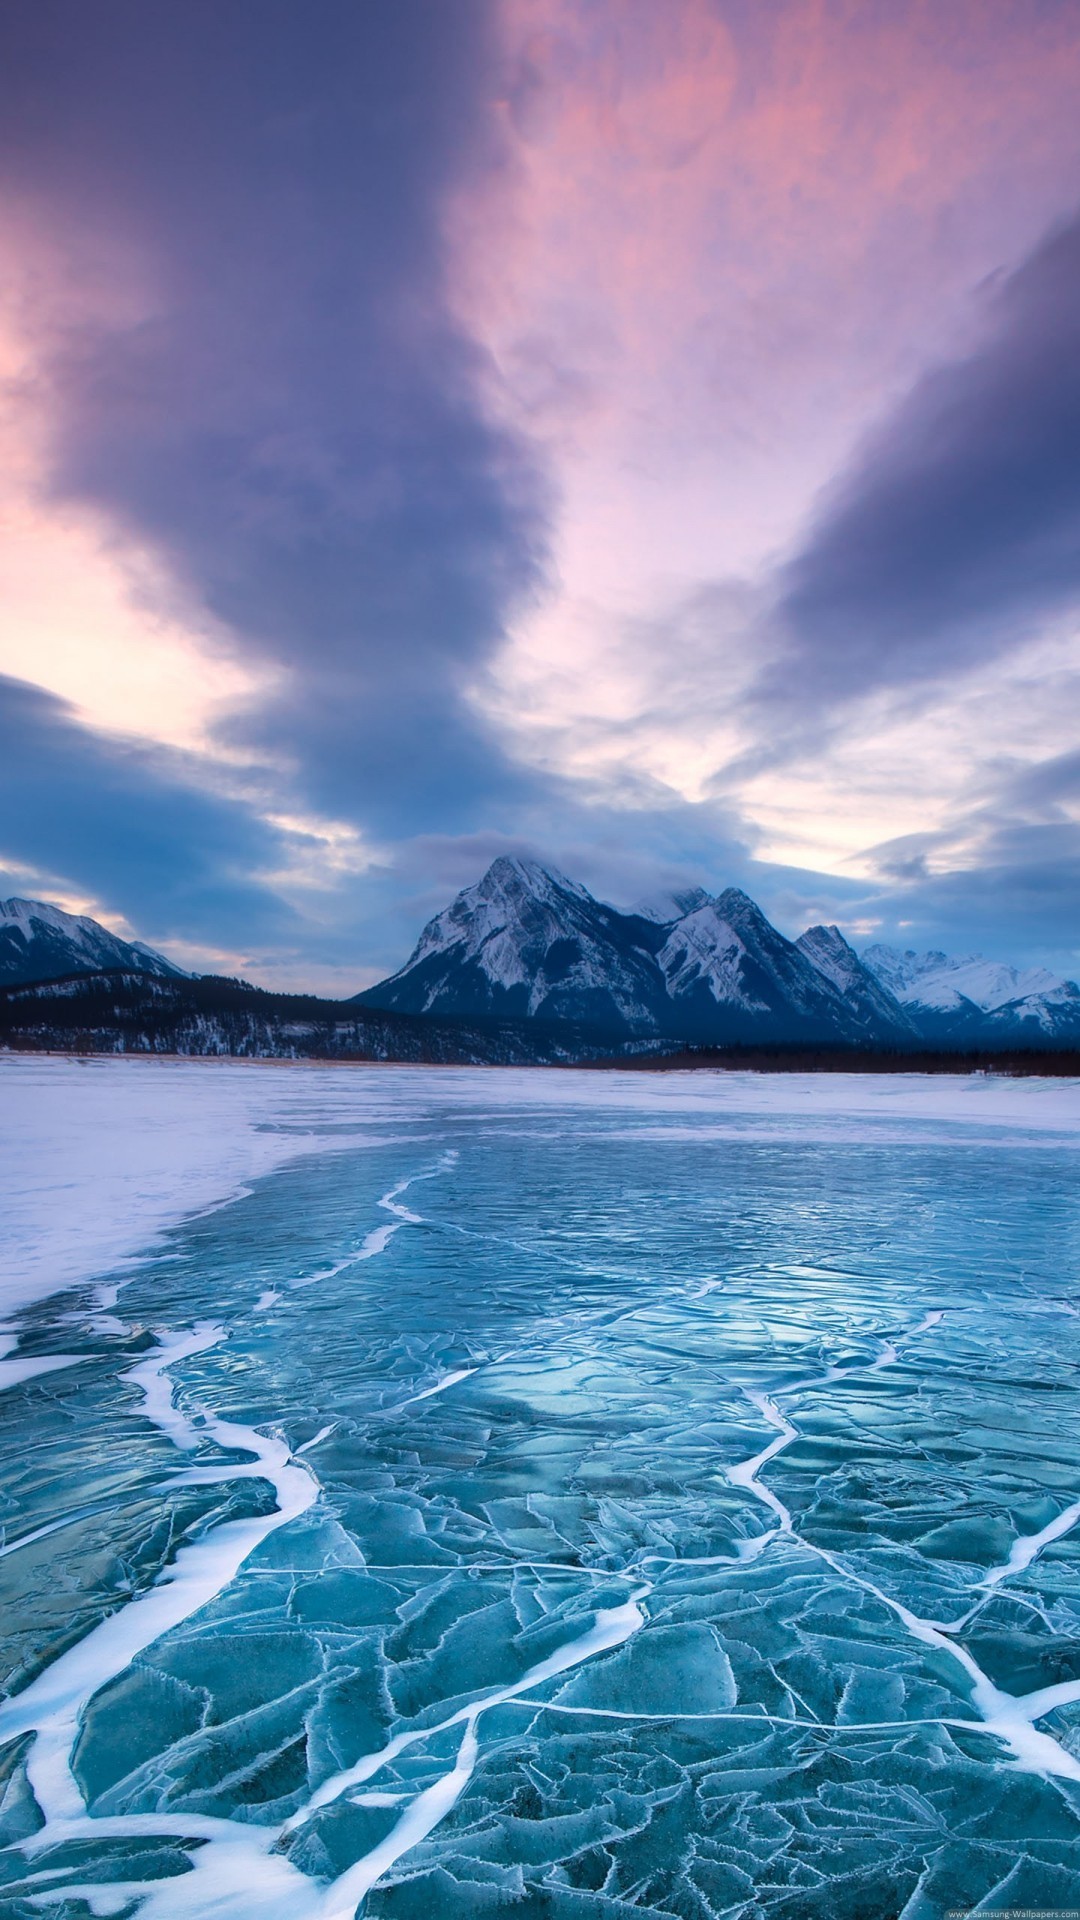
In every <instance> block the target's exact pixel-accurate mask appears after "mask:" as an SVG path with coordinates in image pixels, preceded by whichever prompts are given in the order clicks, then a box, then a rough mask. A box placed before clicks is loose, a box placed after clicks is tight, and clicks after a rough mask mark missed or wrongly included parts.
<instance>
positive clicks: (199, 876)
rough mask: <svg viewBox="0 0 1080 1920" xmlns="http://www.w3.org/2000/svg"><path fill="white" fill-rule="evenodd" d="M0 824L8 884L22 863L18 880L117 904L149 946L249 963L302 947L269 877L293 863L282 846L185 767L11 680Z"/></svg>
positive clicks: (5, 702)
mask: <svg viewBox="0 0 1080 1920" xmlns="http://www.w3.org/2000/svg"><path fill="white" fill-rule="evenodd" d="M0 821H2V823H3V825H2V832H0V872H2V870H3V868H4V865H5V860H12V859H15V858H17V867H16V871H18V870H19V869H20V868H21V869H23V870H25V868H26V867H30V868H32V869H36V870H37V871H38V872H39V873H41V874H43V875H46V876H50V877H52V878H53V880H54V882H56V881H59V882H60V883H61V885H66V886H67V887H69V888H70V887H71V886H72V885H74V886H75V887H76V888H77V889H79V890H83V891H85V892H88V893H90V894H92V895H96V896H97V897H98V898H99V899H103V900H108V901H109V903H110V905H111V906H112V908H113V910H114V911H117V912H121V913H124V914H126V915H127V917H128V919H129V920H130V922H131V924H132V925H133V926H136V927H137V928H138V930H139V932H140V933H142V934H143V935H144V937H146V938H153V939H158V940H162V941H166V942H168V941H171V940H175V939H178V938H182V939H186V940H188V941H192V942H196V943H205V944H207V945H208V946H210V947H214V946H217V945H221V944H230V945H232V946H233V947H234V948H237V949H239V950H240V951H245V950H249V949H250V947H251V946H252V944H253V943H262V942H267V941H281V940H287V939H288V938H289V937H290V936H294V935H295V932H296V928H297V925H298V921H297V916H296V915H295V914H294V913H293V912H292V911H291V910H290V908H289V907H288V905H287V904H286V902H285V901H284V900H283V899H282V898H281V897H280V894H279V893H278V892H277V891H276V890H275V888H274V887H273V885H272V884H271V883H270V882H269V881H268V880H267V881H263V880H260V877H259V875H260V871H262V872H270V871H272V870H274V869H276V868H277V867H279V866H280V864H281V862H282V860H283V857H284V845H283V840H282V836H281V834H280V833H278V832H277V831H275V829H274V828H273V827H272V826H271V825H269V824H268V823H267V822H266V821H264V820H262V819H261V818H260V817H259V816H258V814H257V813H255V812H253V811H252V810H251V809H249V808H247V807H244V806H243V805H240V804H237V802H236V801H235V800H234V799H231V798H229V797H228V796H224V795H217V794H214V793H213V792H210V791H208V790H207V788H206V785H205V780H204V779H203V778H202V777H201V769H200V768H199V767H198V766H193V765H191V764H189V763H187V762H186V761H185V758H184V756H182V755H178V754H169V753H167V752H164V751H162V750H160V749H154V748H148V747H146V746H144V745H142V744H141V743H136V742H132V741H125V740H122V739H109V738H108V737H107V736H104V735H102V734H99V733H96V732H94V731H93V730H92V729H90V728H88V727H84V726H82V725H81V724H80V722H79V720H78V717H77V715H75V714H74V713H73V712H72V711H71V710H70V708H68V707H67V706H66V705H65V704H64V702H62V701H59V700H55V699H53V698H52V696H51V695H49V694H47V693H43V692H42V690H41V689H40V688H39V687H32V686H28V685H26V684H25V683H24V682H21V681H17V680H11V679H9V678H8V677H7V676H5V675H0ZM10 890H11V891H23V892H25V891H26V890H27V889H26V887H25V885H23V886H19V887H16V886H15V885H14V884H12V886H11V889H10ZM3 891H5V892H6V891H8V888H7V887H4V888H3Z"/></svg>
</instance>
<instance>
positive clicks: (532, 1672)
mask: <svg viewBox="0 0 1080 1920" xmlns="http://www.w3.org/2000/svg"><path fill="white" fill-rule="evenodd" d="M611 1577H612V1578H614V1577H616V1576H611ZM651 1591H652V1589H651V1587H650V1586H641V1587H637V1588H635V1590H634V1592H633V1593H632V1594H631V1596H630V1598H629V1600H625V1601H624V1602H623V1604H622V1606H620V1607H598V1608H597V1611H596V1618H595V1620H594V1622H593V1624H592V1626H591V1627H589V1628H588V1630H587V1631H586V1632H585V1633H583V1634H580V1635H579V1637H578V1638H577V1639H576V1640H570V1641H568V1642H567V1644H566V1645H565V1646H562V1647H557V1648H556V1649H555V1652H554V1653H550V1654H549V1655H548V1657H547V1659H546V1660H541V1661H540V1662H539V1663H538V1664H537V1665H536V1666H535V1667H530V1669H529V1671H528V1673H525V1674H523V1675H522V1677H521V1679H520V1680H515V1681H514V1682H513V1683H512V1684H511V1685H510V1686H507V1687H499V1688H497V1689H496V1690H495V1691H494V1692H492V1693H487V1694H484V1695H483V1696H482V1697H481V1699H479V1700H474V1701H473V1702H472V1703H471V1705H469V1706H466V1707H459V1708H458V1709H457V1712H456V1713H452V1714H450V1716H449V1718H448V1719H446V1720H440V1721H439V1722H438V1723H437V1724H436V1725H433V1726H430V1727H416V1728H413V1729H412V1730H411V1731H408V1732H405V1733H398V1734H395V1735H394V1738H393V1739H392V1740H388V1741H387V1743H386V1745H385V1747H380V1748H378V1749H377V1750H376V1752H374V1753H367V1754H365V1755H364V1757H363V1759H361V1760H357V1762H356V1764H355V1765H354V1766H351V1767H345V1768H343V1769H342V1771H341V1772H340V1773H334V1774H331V1776H330V1778H329V1779H328V1780H324V1781H323V1783H322V1786H321V1787H317V1788H316V1789H315V1792H314V1793H313V1794H312V1796H311V1798H310V1800H309V1801H308V1802H307V1805H306V1806H304V1807H301V1808H300V1809H299V1810H298V1812H296V1813H294V1814H292V1815H291V1817H290V1818H289V1819H288V1820H286V1822H285V1825H284V1827H283V1828H282V1832H283V1833H293V1832H295V1830H296V1828H297V1827H301V1826H304V1825H305V1824H306V1822H307V1821H308V1820H310V1819H311V1817H312V1815H313V1814H314V1813H317V1812H318V1810H319V1808H320V1807H325V1806H327V1805H328V1804H329V1803H330V1801H331V1800H340V1798H341V1796H342V1794H345V1793H348V1791H349V1789H350V1788H351V1787H358V1786H362V1785H363V1783H364V1781H365V1780H370V1779H371V1778H372V1775H373V1774H376V1773H381V1772H382V1769H383V1768H384V1767H385V1766H388V1765H389V1763H390V1761H391V1760H396V1759H397V1756H398V1754H399V1753H403V1752H404V1751H405V1749H406V1747H412V1746H415V1745H416V1743H417V1741H420V1740H429V1739H430V1738H431V1736H432V1735H433V1734H436V1733H445V1732H446V1729H447V1728H448V1727H458V1726H461V1725H462V1724H463V1723H464V1722H466V1721H468V1720H471V1719H475V1718H476V1717H477V1716H478V1715H479V1714H481V1713H487V1712H488V1711H489V1709H490V1708H492V1707H499V1706H502V1704H503V1702H504V1701H506V1700H516V1699H517V1697H518V1695H519V1694H521V1693H527V1692H528V1690H529V1688H530V1687H536V1686H539V1685H540V1683H541V1681H544V1680H550V1679H552V1678H553V1677H554V1675H555V1674H559V1673H567V1672H569V1670H570V1669H571V1668H572V1667H579V1666H580V1665H581V1663H582V1661H583V1660H589V1659H591V1658H592V1656H593V1654H594V1653H607V1652H608V1651H609V1650H610V1649H611V1648H612V1647H620V1646H621V1645H622V1643H623V1641H624V1640H628V1639H629V1638H630V1635H631V1634H632V1633H636V1632H637V1630H638V1628H639V1627H642V1626H644V1624H645V1615H644V1614H643V1613H642V1611H641V1608H640V1607H639V1605H638V1601H639V1600H643V1599H644V1598H645V1595H646V1594H647V1593H650V1592H651Z"/></svg>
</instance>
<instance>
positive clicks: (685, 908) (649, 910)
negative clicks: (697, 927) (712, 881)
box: [630, 887, 709, 927]
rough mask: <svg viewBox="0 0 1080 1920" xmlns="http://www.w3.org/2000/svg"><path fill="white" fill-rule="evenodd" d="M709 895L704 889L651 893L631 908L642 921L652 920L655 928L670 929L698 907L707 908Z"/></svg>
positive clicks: (680, 889)
mask: <svg viewBox="0 0 1080 1920" xmlns="http://www.w3.org/2000/svg"><path fill="white" fill-rule="evenodd" d="M708 903H709V895H708V894H707V893H706V891H705V888H704V887H680V888H677V889H676V890H675V891H674V892H671V893H652V894H649V895H648V897H647V898H646V899H644V900H638V901H637V902H636V904H635V905H634V906H632V907H631V909H630V911H631V913H636V914H637V915H639V917H640V918H641V919H642V920H653V921H655V922H656V924H657V926H660V927H672V926H674V924H675V922H676V920H682V919H683V918H684V917H685V916H686V914H688V913H696V912H697V910H698V908H699V907H704V906H707V905H708Z"/></svg>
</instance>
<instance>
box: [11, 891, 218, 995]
mask: <svg viewBox="0 0 1080 1920" xmlns="http://www.w3.org/2000/svg"><path fill="white" fill-rule="evenodd" d="M103 967H123V968H126V969H127V970H128V971H129V972H132V973H153V974H159V975H166V974H172V975H180V976H182V974H183V969H182V968H180V967H176V966H174V965H173V963H172V961H171V960H166V958H165V956H164V954H161V953H155V952H154V949H153V948H152V947H144V946H143V944H142V942H141V941H139V940H121V939H119V938H118V937H117V935H116V934H115V933H110V932H109V930H108V928H107V927H103V926H100V925H99V923H98V922H97V921H96V920H91V919H89V918H88V917H87V916H86V915H85V914H77V913H65V912H64V911H63V908H61V907H51V906H48V905H47V904H46V903H45V902H44V901H43V900H17V899H15V900H0V985H3V986H8V987H14V986H19V985H21V984H22V983H23V982H24V981H31V980H61V979H63V978H64V977H65V976H66V975H67V974H71V973H97V972H99V971H100V970H101V969H102V968H103Z"/></svg>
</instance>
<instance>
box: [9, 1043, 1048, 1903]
mask: <svg viewBox="0 0 1080 1920" xmlns="http://www.w3.org/2000/svg"><path fill="white" fill-rule="evenodd" d="M57 1071H69V1070H68V1069H64V1068H63V1067H62V1066H61V1065H60V1064H59V1063H58V1065H57ZM136 1071H138V1070H137V1069H136ZM193 1071H195V1072H196V1073H198V1072H200V1071H201V1072H202V1073H203V1074H204V1075H205V1099H206V1101H207V1103H208V1110H209V1105H212V1103H213V1101H214V1099H215V1097H216V1094H215V1089H216V1088H217V1087H220V1086H223V1085H225V1084H226V1083H225V1082H224V1081H223V1080H220V1079H219V1080H218V1081H215V1078H214V1075H215V1073H216V1072H219V1071H221V1070H219V1069H215V1068H214V1067H213V1066H208V1067H205V1068H202V1069H193ZM224 1071H225V1072H226V1073H228V1072H230V1071H239V1070H231V1069H225V1070H224ZM248 1071H249V1072H250V1073H253V1074H257V1073H258V1072H259V1069H249V1070H248ZM246 1084H247V1085H250V1084H251V1083H250V1082H249V1083H246ZM286 1084H287V1093H286V1094H285V1095H281V1094H280V1088H281V1086H283V1085H286ZM266 1085H267V1086H268V1087H271V1086H272V1087H273V1088H274V1094H273V1101H269V1095H268V1101H269V1104H268V1108H267V1113H266V1115H265V1125H266V1126H268V1127H270V1128H271V1129H272V1130H274V1131H275V1132H276V1133H278V1134H282V1135H285V1136H292V1138H293V1145H294V1149H295V1150H294V1152H293V1154H292V1157H291V1158H285V1157H284V1154H282V1156H281V1157H280V1159H279V1161H278V1162H277V1163H276V1164H270V1163H269V1162H268V1165H269V1166H270V1170H268V1171H266V1172H264V1173H263V1174H261V1176H260V1177H259V1178H257V1179H255V1180H254V1181H253V1182H252V1183H251V1185H250V1187H249V1189H248V1190H247V1191H246V1192H244V1193H242V1194H241V1195H240V1196H239V1197H233V1198H232V1199H231V1200H229V1202H228V1203H227V1204H223V1205H221V1206H220V1207H218V1208H217V1209H216V1210H210V1211H204V1212H203V1213H201V1214H200V1215H199V1216H198V1217H196V1218H193V1219H189V1220H187V1221H186V1222H181V1223H180V1224H178V1225H175V1226H174V1227H172V1228H171V1229H169V1230H168V1231H167V1232H166V1233H165V1234H163V1235H161V1236H159V1238H158V1239H157V1240H156V1242H155V1243H154V1245H153V1247H152V1248H151V1250H150V1252H149V1253H148V1254H147V1255H146V1256H145V1257H144V1258H142V1259H141V1260H139V1261H131V1262H129V1263H127V1264H126V1265H125V1266H124V1267H122V1268H121V1269H118V1270H117V1271H116V1272H114V1273H113V1274H112V1275H109V1274H103V1275H97V1276H95V1277H94V1278H93V1279H92V1280H91V1279H88V1280H87V1281H86V1283H85V1284H81V1285H74V1286H70V1287H68V1289H67V1290H66V1291H65V1292H63V1293H61V1294H57V1295H54V1296H53V1297H52V1298H50V1299H47V1300H44V1301H38V1302H37V1303H36V1304H33V1305H30V1306H28V1307H26V1308H25V1309H24V1310H23V1311H22V1312H21V1313H17V1314H16V1313H13V1314H10V1315H9V1316H8V1320H7V1323H6V1334H5V1342H6V1348H7V1351H6V1355H5V1357H4V1358H3V1359H2V1360H0V1446H2V1453H0V1464H2V1482H0V1492H2V1506H0V1519H2V1521H3V1536H2V1542H0V1580H2V1581H3V1585H4V1607H3V1649H4V1666H5V1673H6V1676H7V1680H6V1691H5V1697H4V1699H3V1701H2V1702H0V1843H2V1848H3V1850H2V1852H0V1865H2V1874H0V1915H2V1916H3V1920H31V1916H34V1917H35V1920H36V1917H37V1916H40V1915H42V1914H46V1915H52V1916H55V1917H56V1920H88V1917H89V1916H90V1915H118V1916H127V1915H131V1916H135V1915H139V1916H145V1917H146V1920H226V1917H227V1920H353V1916H354V1915H355V1914H358V1913H359V1914H360V1915H362V1916H363V1920H433V1917H439V1920H441V1917H442V1916H446V1920H456V1917H457V1916H463V1917H464V1916H474V1915H478V1916H485V1915H488V1914H491V1915H498V1914H503V1913H505V1914H507V1915H513V1916H520V1917H521V1920H541V1917H542V1920H642V1916H645V1915H657V1916H661V1920H668V1917H669V1916H670V1917H671V1920H721V1917H723V1920H750V1917H751V1916H762V1917H763V1920H804V1916H805V1917H806V1920H810V1917H811V1916H814V1917H816V1916H821V1920H825V1916H828V1917H829V1920H879V1916H880V1920H885V1916H897V1915H902V1916H903V1920H940V1916H942V1915H944V1914H945V1913H946V1912H947V1911H948V1910H949V1909H950V1908H957V1907H961V1908H967V1907H974V1906H976V1905H977V1904H978V1903H980V1902H981V1903H983V1908H984V1910H986V1911H992V1910H993V1909H994V1908H996V1907H1019V1906H1035V1907H1044V1908H1045V1907H1058V1908H1066V1907H1080V1637H1078V1627H1080V1417H1078V1416H1080V1375H1078V1372H1077V1360H1078V1358H1080V1199H1078V1186H1077V1179H1076V1175H1077V1171H1078V1170H1080V1162H1078V1157H1077V1150H1078V1147H1080V1089H1078V1090H1073V1091H1072V1094H1071V1096H1070V1095H1069V1093H1068V1092H1067V1091H1066V1092H1059V1093H1058V1095H1057V1096H1055V1097H1056V1098H1057V1100H1058V1105H1057V1107H1055V1108H1054V1109H1053V1111H1052V1112H1051V1114H1050V1121H1049V1123H1048V1122H1047V1119H1046V1114H1045V1113H1043V1114H1042V1116H1041V1117H1040V1116H1039V1113H1038V1108H1037V1096H1036V1095H1035V1094H1034V1092H1033V1091H1031V1092H1029V1093H1028V1094H1026V1095H1025V1096H1024V1097H1023V1098H1019V1097H1018V1103H1017V1104H1016V1105H1015V1106H1014V1107H1010V1106H1009V1105H1008V1103H1007V1102H1006V1103H1005V1105H1004V1106H1000V1107H997V1106H995V1105H994V1103H993V1102H992V1101H991V1102H990V1103H989V1104H985V1103H984V1104H983V1105H980V1102H979V1100H978V1099H973V1100H972V1101H971V1102H969V1106H968V1109H967V1111H964V1112H961V1111H960V1110H959V1106H958V1102H957V1100H956V1098H955V1095H950V1094H949V1093H948V1092H946V1091H943V1092H942V1094H941V1097H940V1099H939V1100H937V1101H936V1104H935V1095H934V1090H933V1089H930V1090H929V1091H927V1090H925V1089H924V1090H923V1092H922V1093H921V1094H920V1096H919V1098H918V1099H916V1100H914V1103H912V1102H911V1101H910V1100H909V1101H908V1102H907V1104H905V1101H904V1100H903V1099H898V1100H897V1101H896V1102H895V1103H893V1104H892V1105H890V1104H889V1103H888V1102H882V1103H879V1105H878V1107H877V1108H876V1109H874V1108H873V1107H872V1106H869V1107H868V1106H867V1104H866V1102H865V1100H864V1101H863V1102H862V1105H861V1106H860V1104H859V1098H858V1097H857V1095H856V1094H855V1093H853V1092H852V1083H851V1082H848V1081H842V1080H839V1079H838V1080H836V1081H835V1082H834V1084H833V1086H832V1088H831V1089H830V1090H829V1091H828V1094H827V1096H823V1095H822V1093H821V1090H820V1086H818V1087H816V1088H814V1089H812V1091H811V1092H810V1093H807V1092H806V1088H807V1085H808V1083H807V1082H805V1081H801V1080H798V1079H795V1078H794V1077H792V1078H790V1079H788V1078H786V1077H781V1078H779V1079H778V1080H777V1081H776V1082H774V1083H773V1086H772V1089H771V1091H770V1092H769V1095H768V1097H767V1098H766V1097H763V1095H762V1093H761V1083H760V1082H758V1083H757V1084H756V1086H755V1085H753V1084H752V1083H751V1082H750V1081H749V1080H745V1081H744V1080H743V1079H742V1077H741V1076H724V1075H720V1076H716V1077H715V1078H714V1077H713V1076H708V1077H705V1076H699V1077H687V1078H686V1079H679V1080H674V1079H672V1080H669V1081H667V1083H666V1085H664V1086H662V1087H661V1086H660V1085H659V1084H658V1081H657V1079H656V1078H655V1077H654V1076H650V1075H633V1074H617V1075H615V1074H613V1075H610V1076H609V1075H595V1076H590V1075H560V1074H557V1073H531V1074H530V1073H525V1074H515V1075H499V1074H484V1073H460V1074H454V1073H448V1074H442V1075H440V1074H438V1073H432V1072H426V1071H423V1070H412V1069H402V1070H397V1071H393V1072H381V1073H380V1072H375V1071H373V1072H371V1073H366V1072H362V1071H356V1070H351V1071H349V1070H346V1071H343V1072H338V1073H334V1074H329V1075H327V1074H324V1073H320V1071H319V1070H318V1069H314V1070H308V1069H296V1070H294V1071H293V1073H292V1077H291V1079H290V1080H288V1082H287V1083H286V1082H285V1081H283V1080H282V1079H281V1078H280V1077H279V1078H278V1079H277V1080H275V1081H273V1082H270V1081H267V1082H266ZM144 1091H145V1087H144ZM1070 1097H1071V1100H1072V1108H1071V1111H1072V1113H1073V1116H1074V1117H1073V1119H1072V1122H1071V1123H1070V1119H1069V1115H1070V1104H1069V1102H1070ZM1025 1100H1026V1102H1027V1105H1026V1106H1025ZM271 1107H272V1111H271ZM5 1368H7V1369H9V1371H8V1372H5V1371H4V1369H5Z"/></svg>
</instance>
